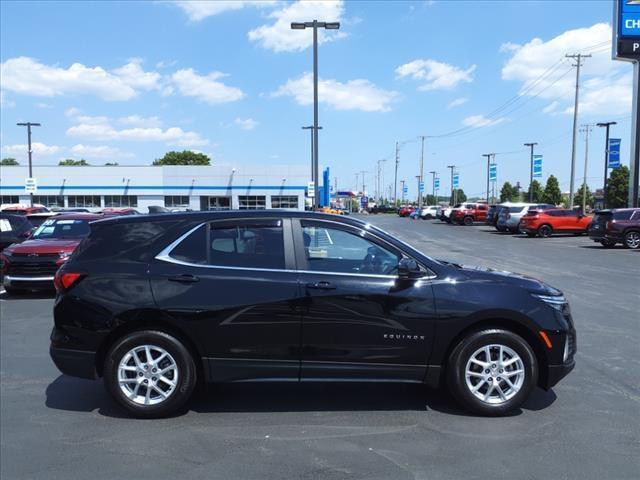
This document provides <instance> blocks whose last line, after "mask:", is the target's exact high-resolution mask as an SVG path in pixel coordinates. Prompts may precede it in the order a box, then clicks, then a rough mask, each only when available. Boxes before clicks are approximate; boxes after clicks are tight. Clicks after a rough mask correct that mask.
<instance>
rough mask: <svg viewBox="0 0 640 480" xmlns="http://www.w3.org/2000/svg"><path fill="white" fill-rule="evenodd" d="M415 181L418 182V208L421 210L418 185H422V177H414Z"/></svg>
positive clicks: (420, 194) (420, 195)
mask: <svg viewBox="0 0 640 480" xmlns="http://www.w3.org/2000/svg"><path fill="white" fill-rule="evenodd" d="M416 180H418V208H419V209H421V208H422V200H421V197H422V193H421V192H420V183H422V177H421V176H420V175H416Z"/></svg>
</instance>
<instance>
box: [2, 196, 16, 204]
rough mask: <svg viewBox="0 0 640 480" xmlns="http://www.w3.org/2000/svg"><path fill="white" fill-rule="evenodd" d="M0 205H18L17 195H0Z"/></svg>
mask: <svg viewBox="0 0 640 480" xmlns="http://www.w3.org/2000/svg"><path fill="white" fill-rule="evenodd" d="M0 203H1V204H5V203H20V197H19V196H18V195H0Z"/></svg>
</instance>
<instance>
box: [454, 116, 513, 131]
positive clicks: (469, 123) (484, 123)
mask: <svg viewBox="0 0 640 480" xmlns="http://www.w3.org/2000/svg"><path fill="white" fill-rule="evenodd" d="M505 120H506V118H504V117H500V118H485V117H484V115H471V116H470V117H467V118H465V119H464V120H463V121H462V124H463V125H464V126H465V127H473V128H481V127H490V126H492V125H498V124H499V123H502V122H504V121H505Z"/></svg>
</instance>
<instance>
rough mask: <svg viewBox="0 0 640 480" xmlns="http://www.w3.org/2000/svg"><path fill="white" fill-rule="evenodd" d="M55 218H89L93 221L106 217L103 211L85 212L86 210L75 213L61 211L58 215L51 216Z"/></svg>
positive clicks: (88, 219)
mask: <svg viewBox="0 0 640 480" xmlns="http://www.w3.org/2000/svg"><path fill="white" fill-rule="evenodd" d="M51 218H52V219H53V220H56V221H58V220H87V221H89V222H92V221H94V220H101V219H103V218H105V216H104V215H102V214H101V213H85V212H75V213H60V214H58V215H53V216H52V217H51Z"/></svg>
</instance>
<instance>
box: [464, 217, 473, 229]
mask: <svg viewBox="0 0 640 480" xmlns="http://www.w3.org/2000/svg"><path fill="white" fill-rule="evenodd" d="M462 223H464V224H465V225H466V226H467V227H470V226H471V225H473V217H464V218H463V219H462Z"/></svg>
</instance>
